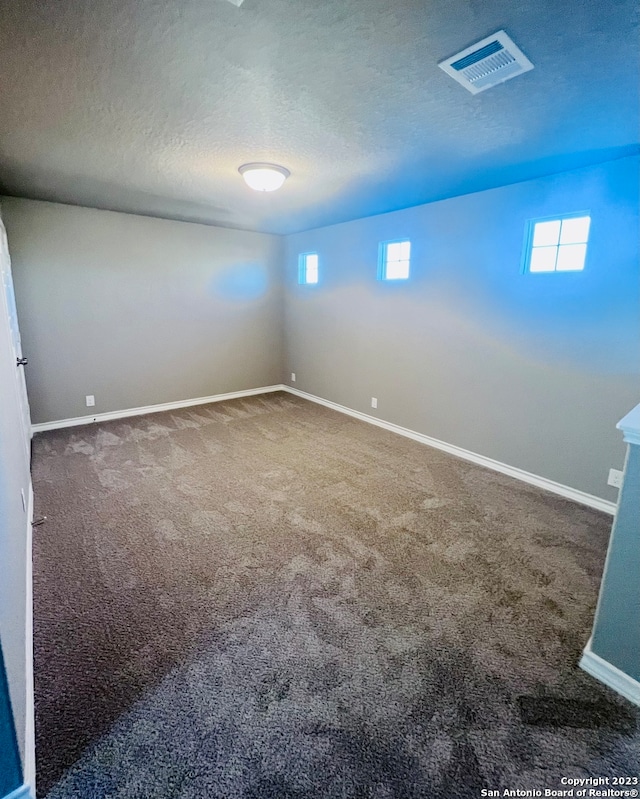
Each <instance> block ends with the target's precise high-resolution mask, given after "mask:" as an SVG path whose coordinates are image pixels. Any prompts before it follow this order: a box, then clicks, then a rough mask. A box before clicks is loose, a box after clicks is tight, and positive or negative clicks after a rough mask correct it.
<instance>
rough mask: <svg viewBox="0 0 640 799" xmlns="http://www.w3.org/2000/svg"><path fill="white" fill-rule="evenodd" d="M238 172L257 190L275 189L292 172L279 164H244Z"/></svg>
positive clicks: (248, 184)
mask: <svg viewBox="0 0 640 799" xmlns="http://www.w3.org/2000/svg"><path fill="white" fill-rule="evenodd" d="M238 172H239V173H240V174H241V175H242V177H243V178H244V182H245V183H246V184H247V186H249V187H250V188H252V189H254V190H255V191H275V190H276V189H279V188H280V186H282V184H283V183H284V182H285V180H286V179H287V178H288V177H289V175H290V174H291V172H289V170H288V169H285V168H284V167H283V166H278V165H277V164H243V165H242V166H241V167H240V168H239V169H238Z"/></svg>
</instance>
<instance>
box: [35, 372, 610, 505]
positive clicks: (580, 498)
mask: <svg viewBox="0 0 640 799" xmlns="http://www.w3.org/2000/svg"><path fill="white" fill-rule="evenodd" d="M273 391H287V392H289V394H295V396H297V397H301V398H302V399H306V400H310V401H311V402H316V403H318V404H319V405H324V406H326V407H327V408H332V409H333V410H334V411H339V412H340V413H345V414H347V415H348V416H353V417H354V418H356V419H360V420H361V421H363V422H368V423H369V424H373V425H376V426H377V427H382V428H384V429H385V430H390V431H391V432H392V433H397V434H398V435H401V436H404V437H405V438H411V439H413V441H418V442H419V443H421V444H426V445H427V446H428V447H434V448H435V449H439V450H442V451H443V452H448V453H449V454H450V455H455V456H456V457H458V458H462V459H463V460H466V461H471V462H472V463H477V464H478V465H479V466H484V467H485V468H487V469H491V470H492V471H494V472H500V473H501V474H506V475H508V476H509V477H514V478H515V479H516V480H520V481H522V482H523V483H528V484H529V485H534V486H537V487H538V488H542V489H544V490H545V491H551V492H552V493H553V494H558V495H559V496H561V497H565V499H570V500H572V501H573V502H578V503H579V504H580V505H587V506H588V507H590V508H595V510H600V511H603V512H604V513H608V514H610V515H611V516H614V515H615V512H616V504H615V503H614V502H609V501H608V500H606V499H602V497H596V496H595V495H594V494H587V493H586V492H585V491H579V490H578V489H577V488H571V486H566V485H563V484H562V483H556V482H555V481H554V480H549V479H548V478H546V477H540V475H537V474H532V473H531V472H526V471H524V469H518V468H517V467H516V466H509V464H507V463H501V462H500V461H496V460H493V458H487V457H486V456H485V455H478V454H477V453H476V452H471V451H470V450H467V449H463V448H462V447H458V446H456V445H455V444H447V443H446V442H445V441H440V440H439V439H437V438H432V437H431V436H426V435H424V434H423V433H418V432H416V431H415V430H410V429H409V428H407V427H401V426H400V425H397V424H393V422H385V421H384V419H378V418H377V417H375V416H369V414H366V413H362V412H360V411H354V410H353V409H352V408H347V407H346V406H345V405H339V404H338V403H337V402H331V400H326V399H323V398H322V397H316V396H315V395H314V394H308V393H307V392H306V391H300V390H299V389H297V388H292V387H291V386H286V385H284V384H281V385H277V386H265V387H263V388H250V389H246V390H244V391H232V392H230V393H229V394H214V395H213V396H211V397H198V398H197V399H191V400H178V401H176V402H164V403H161V404H159V405H145V406H144V407H141V408H128V409H126V410H123V411H111V412H109V413H98V414H95V415H93V416H78V417H76V418H74V419H61V420H60V421H55V422H44V423H42V424H34V425H33V426H32V428H31V430H32V433H40V432H43V431H44V430H58V429H60V428H62V427H75V426H76V425H82V424H91V423H92V422H106V421H109V420H110V419H124V418H126V417H127V416H140V415H142V414H145V413H158V412H160V411H170V410H177V409H178V408H189V407H191V406H192V405H205V404H206V403H208V402H223V401H224V400H231V399H238V398H240V397H251V396H255V395H256V394H267V393H271V392H273Z"/></svg>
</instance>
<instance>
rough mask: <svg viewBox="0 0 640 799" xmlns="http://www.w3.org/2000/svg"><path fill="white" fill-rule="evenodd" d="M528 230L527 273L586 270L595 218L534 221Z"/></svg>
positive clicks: (577, 217)
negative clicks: (590, 230) (590, 229)
mask: <svg viewBox="0 0 640 799" xmlns="http://www.w3.org/2000/svg"><path fill="white" fill-rule="evenodd" d="M527 224H528V227H527V238H526V248H525V265H524V271H525V272H580V271H581V270H582V269H584V263H585V259H586V257H587V243H588V241H589V227H590V225H591V217H590V216H589V214H588V213H581V214H570V215H567V216H562V217H560V218H559V219H531V220H530V221H529V222H528V223H527Z"/></svg>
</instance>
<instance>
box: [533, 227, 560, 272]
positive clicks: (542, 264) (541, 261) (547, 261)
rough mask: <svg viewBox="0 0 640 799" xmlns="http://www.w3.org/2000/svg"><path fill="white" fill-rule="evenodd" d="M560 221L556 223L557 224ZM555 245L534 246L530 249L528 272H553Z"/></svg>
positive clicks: (556, 250)
mask: <svg viewBox="0 0 640 799" xmlns="http://www.w3.org/2000/svg"><path fill="white" fill-rule="evenodd" d="M559 224H560V223H558V225H559ZM557 252H558V248H557V247H534V248H533V249H532V250H531V262H530V264H529V271H530V272H553V271H554V270H555V268H556V253H557Z"/></svg>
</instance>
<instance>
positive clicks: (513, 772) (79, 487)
mask: <svg viewBox="0 0 640 799" xmlns="http://www.w3.org/2000/svg"><path fill="white" fill-rule="evenodd" d="M247 1H249V0H247ZM33 469H34V485H35V496H36V513H38V514H45V515H46V516H47V522H46V524H45V525H43V526H41V527H37V528H36V529H35V674H36V721H37V757H38V786H39V791H40V795H41V796H42V795H44V794H48V799H89V798H90V799H151V798H153V799H170V798H171V799H196V798H197V799H202V797H207V799H217V798H219V799H236V798H237V799H240V798H242V799H365V797H368V798H369V799H425V798H426V797H428V798H429V799H456V797H459V798H461V799H462V798H464V799H472V798H473V799H477V797H478V796H480V791H481V789H482V788H494V789H499V788H511V789H515V788H524V789H530V788H538V789H540V788H556V789H557V788H560V787H561V785H560V782H559V781H560V778H561V777H562V776H584V775H603V776H620V775H635V774H638V772H639V771H640V731H639V729H638V721H639V720H640V717H639V715H638V711H637V710H636V709H634V708H633V707H632V706H631V705H630V704H628V703H626V702H625V701H624V700H622V699H620V698H619V697H617V696H616V695H614V694H613V693H612V692H610V691H608V689H605V688H604V687H603V686H602V685H600V684H599V683H597V682H596V681H594V680H593V679H592V678H590V677H589V676H587V675H586V674H584V672H581V671H580V670H579V669H578V668H577V666H576V663H577V661H578V659H579V657H580V654H581V650H582V647H583V646H584V644H585V642H586V640H587V638H588V636H589V633H590V629H591V621H592V618H593V611H594V605H595V601H596V597H597V592H598V583H599V577H600V575H601V573H602V566H603V562H604V557H605V550H606V545H607V541H608V535H609V530H610V525H611V520H610V518H609V517H607V516H605V515H603V514H600V513H597V512H596V511H593V510H590V509H587V508H583V507H580V506H578V505H575V504H573V503H571V502H568V501H566V500H564V499H561V498H558V497H556V496H553V495H550V494H546V493H544V492H542V491H540V490H538V489H536V488H532V487H531V486H527V485H525V484H523V483H520V482H517V481H515V480H512V479H510V478H508V477H505V476H503V475H500V474H497V473H495V472H489V471H487V470H484V469H482V468H481V467H479V466H476V465H474V464H470V463H468V462H465V461H461V460H458V459H456V458H454V457H452V456H450V455H447V454H445V453H443V452H439V451H437V450H432V449H429V448H428V447H425V446H422V445H420V444H417V443H416V442H413V441H409V440H408V439H405V438H401V437H398V436H395V435H394V434H393V433H389V432H387V431H384V430H380V429H379V428H377V427H372V426H369V425H367V424H365V423H363V422H360V421H356V420H355V419H352V418H350V417H347V416H343V415H341V414H338V413H336V412H334V411H330V410H328V409H326V408H322V407H319V406H316V405H312V404H311V403H307V402H305V401H303V400H300V399H297V398H292V397H290V396H289V395H283V394H280V393H278V394H269V395H264V396H261V397H254V398H251V399H245V400H236V401H233V402H225V403H218V404H212V405H208V406H199V407H198V408H195V409H184V410H181V411H176V412H166V413H158V414H153V415H149V416H146V417H137V418H134V419H125V420H119V421H113V422H109V423H106V424H97V425H92V426H87V427H82V428H74V429H66V430H60V431H55V432H48V433H44V434H41V435H38V436H36V438H35V439H34V461H33Z"/></svg>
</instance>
